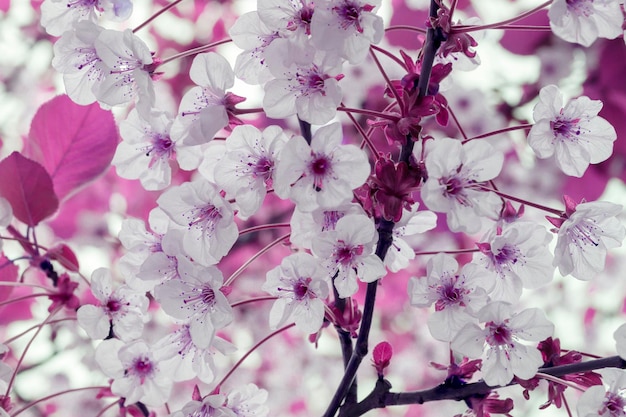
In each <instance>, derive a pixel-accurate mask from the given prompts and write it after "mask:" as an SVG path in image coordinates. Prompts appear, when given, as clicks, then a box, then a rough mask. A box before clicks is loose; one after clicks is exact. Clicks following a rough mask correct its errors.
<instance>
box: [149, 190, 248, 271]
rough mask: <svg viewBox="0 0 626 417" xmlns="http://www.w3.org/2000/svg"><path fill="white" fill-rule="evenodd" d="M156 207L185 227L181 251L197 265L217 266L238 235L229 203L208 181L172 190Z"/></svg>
mask: <svg viewBox="0 0 626 417" xmlns="http://www.w3.org/2000/svg"><path fill="white" fill-rule="evenodd" d="M157 204H158V205H159V207H161V209H162V210H163V211H164V212H166V213H167V215H168V216H169V217H170V219H172V221H173V222H174V223H176V224H178V225H180V226H184V227H185V229H186V230H185V231H184V233H183V236H182V244H183V248H184V250H185V254H187V255H188V256H190V257H191V258H192V259H194V261H196V262H199V263H202V264H205V265H212V264H215V263H217V262H218V261H219V260H220V259H221V258H222V257H223V256H224V255H226V254H227V253H228V251H230V248H232V246H233V245H234V243H235V241H236V240H237V237H238V236H239V233H238V229H237V225H236V224H235V221H234V217H233V216H234V214H233V210H232V208H231V207H230V204H229V203H228V201H226V200H225V199H224V198H223V197H222V196H221V195H220V193H219V190H218V189H217V188H216V186H215V185H213V184H211V183H210V182H208V181H204V180H197V181H193V182H186V183H184V184H182V185H180V186H178V187H172V188H170V189H168V190H167V191H166V192H165V193H163V194H162V195H161V196H160V197H159V199H158V200H157Z"/></svg>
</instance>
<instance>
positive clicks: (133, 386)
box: [95, 339, 173, 407]
mask: <svg viewBox="0 0 626 417" xmlns="http://www.w3.org/2000/svg"><path fill="white" fill-rule="evenodd" d="M95 356H96V362H97V363H98V365H99V366H100V368H101V369H102V371H103V372H104V373H105V374H106V375H107V376H108V377H109V378H112V379H113V383H112V384H111V392H112V393H113V394H115V395H118V396H120V397H124V398H125V400H126V403H128V404H132V403H136V402H137V401H141V402H142V403H144V404H146V405H148V406H152V407H157V406H160V405H163V404H165V402H167V400H168V399H169V396H170V391H171V389H172V382H173V381H172V380H171V379H170V378H168V377H167V376H166V374H164V372H163V369H162V367H161V358H159V357H157V356H156V355H155V354H154V353H153V350H152V348H151V347H150V346H148V344H147V343H146V342H144V341H143V340H135V341H134V342H130V343H128V344H125V343H124V342H122V341H121V340H118V339H109V340H105V341H103V342H102V343H100V345H98V347H97V348H96V355H95Z"/></svg>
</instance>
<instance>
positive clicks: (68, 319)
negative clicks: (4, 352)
mask: <svg viewBox="0 0 626 417" xmlns="http://www.w3.org/2000/svg"><path fill="white" fill-rule="evenodd" d="M74 320H76V317H65V318H62V319H57V320H50V321H48V322H47V323H39V324H36V325H34V326H31V327H29V328H28V329H26V330H24V331H23V332H21V333H18V334H16V335H15V336H13V337H11V338H10V339H7V340H5V341H4V342H3V343H4V344H5V345H8V344H9V343H11V342H13V341H15V340H16V339H19V338H20V337H22V336H24V335H25V334H26V333H28V332H31V331H33V330H35V329H37V328H39V327H42V326H44V324H55V323H60V322H62V321H74Z"/></svg>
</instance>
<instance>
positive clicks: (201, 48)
mask: <svg viewBox="0 0 626 417" xmlns="http://www.w3.org/2000/svg"><path fill="white" fill-rule="evenodd" d="M229 42H232V39H222V40H221V41H217V42H213V43H210V44H208V45H203V46H198V47H197V48H193V49H189V50H188V51H184V52H181V53H178V54H176V55H172V56H171V57H169V58H165V59H164V60H163V61H161V62H160V63H159V65H158V66H157V68H158V67H160V66H162V65H165V64H167V63H168V62H171V61H174V60H176V59H180V58H184V57H187V56H192V55H197V54H199V53H202V52H205V51H208V50H209V49H213V48H216V47H218V46H220V45H224V44H226V43H229Z"/></svg>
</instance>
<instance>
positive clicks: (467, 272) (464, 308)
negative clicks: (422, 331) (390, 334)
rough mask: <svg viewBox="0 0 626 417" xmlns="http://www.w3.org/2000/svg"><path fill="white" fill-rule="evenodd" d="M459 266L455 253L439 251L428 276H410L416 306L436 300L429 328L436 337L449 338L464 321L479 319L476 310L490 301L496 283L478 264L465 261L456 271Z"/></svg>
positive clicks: (445, 339) (432, 260)
mask: <svg viewBox="0 0 626 417" xmlns="http://www.w3.org/2000/svg"><path fill="white" fill-rule="evenodd" d="M458 268H459V264H458V263H457V261H456V260H455V259H454V258H453V257H452V256H450V255H447V254H443V253H440V254H437V255H435V256H434V257H433V258H431V259H430V260H429V261H428V263H427V265H426V276H425V277H421V278H416V277H411V279H410V280H409V287H408V292H409V300H410V303H411V305H412V306H413V307H430V306H431V305H432V304H433V303H434V304H435V312H434V313H433V314H431V315H430V316H429V317H428V329H429V330H430V333H431V334H432V335H433V337H434V338H435V339H437V340H442V341H446V342H449V341H451V340H452V339H453V338H454V336H455V335H456V334H457V333H458V332H459V330H461V328H462V327H463V326H464V325H465V324H467V323H472V322H477V320H476V318H475V317H476V314H477V313H478V311H479V310H480V309H481V308H482V307H484V306H485V304H487V291H489V290H490V289H491V287H493V280H492V279H490V277H489V276H488V275H486V274H485V272H484V271H482V270H481V268H480V267H478V266H477V265H474V264H466V265H465V266H464V267H463V269H462V270H461V271H460V272H458V273H457V270H458Z"/></svg>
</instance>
